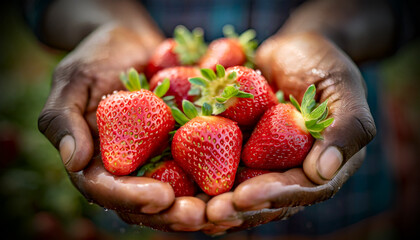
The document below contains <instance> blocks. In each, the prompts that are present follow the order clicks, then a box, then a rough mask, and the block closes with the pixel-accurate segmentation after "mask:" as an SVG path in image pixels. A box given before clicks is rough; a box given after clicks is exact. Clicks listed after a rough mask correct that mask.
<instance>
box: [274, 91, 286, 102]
mask: <svg viewBox="0 0 420 240" xmlns="http://www.w3.org/2000/svg"><path fill="white" fill-rule="evenodd" d="M276 98H277V100H278V101H279V103H285V102H286V100H284V93H283V91H281V90H278V91H277V92H276Z"/></svg>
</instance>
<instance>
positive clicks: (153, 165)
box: [136, 147, 171, 177]
mask: <svg viewBox="0 0 420 240" xmlns="http://www.w3.org/2000/svg"><path fill="white" fill-rule="evenodd" d="M169 156H171V148H169V147H168V148H165V150H163V152H162V153H161V154H160V155H157V156H155V157H152V158H151V159H150V160H149V162H148V163H146V164H144V165H143V166H142V167H141V168H140V170H139V171H138V172H137V175H136V176H137V177H142V176H144V174H145V173H146V172H149V171H153V170H155V169H157V168H158V167H159V166H160V165H161V164H162V163H163V160H164V159H167V158H168V157H169Z"/></svg>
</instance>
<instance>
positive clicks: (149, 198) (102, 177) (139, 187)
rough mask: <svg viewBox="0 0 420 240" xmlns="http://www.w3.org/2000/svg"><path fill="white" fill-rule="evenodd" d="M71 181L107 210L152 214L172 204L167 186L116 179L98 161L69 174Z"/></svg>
mask: <svg viewBox="0 0 420 240" xmlns="http://www.w3.org/2000/svg"><path fill="white" fill-rule="evenodd" d="M69 175H70V179H71V180H72V182H73V183H74V185H75V186H76V187H77V188H78V189H79V190H80V192H82V193H83V195H84V196H85V197H86V198H87V199H88V200H89V201H92V202H95V203H97V204H99V205H100V206H102V207H104V208H107V209H117V210H119V211H122V212H130V213H150V214H155V213H158V212H160V211H162V210H164V209H167V208H168V207H169V206H170V205H171V204H172V203H173V202H174V200H175V193H174V191H173V189H172V187H171V186H170V185H169V184H168V183H163V182H161V181H157V180H155V179H152V178H147V177H132V176H115V175H112V174H111V173H109V172H108V171H106V170H105V168H104V167H103V164H102V162H101V159H100V157H95V158H94V159H93V161H92V163H91V164H90V165H89V166H88V167H87V168H86V169H84V170H83V171H80V172H76V173H70V174H69Z"/></svg>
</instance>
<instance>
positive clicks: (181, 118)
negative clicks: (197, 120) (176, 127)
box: [171, 107, 190, 126]
mask: <svg viewBox="0 0 420 240" xmlns="http://www.w3.org/2000/svg"><path fill="white" fill-rule="evenodd" d="M171 112H172V116H173V117H174V119H175V121H176V122H177V123H179V124H180V125H181V126H182V125H184V124H186V123H187V122H188V121H190V119H189V118H187V116H185V114H184V113H183V112H182V111H181V110H179V109H178V108H176V107H172V108H171Z"/></svg>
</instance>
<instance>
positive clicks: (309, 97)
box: [290, 84, 334, 139]
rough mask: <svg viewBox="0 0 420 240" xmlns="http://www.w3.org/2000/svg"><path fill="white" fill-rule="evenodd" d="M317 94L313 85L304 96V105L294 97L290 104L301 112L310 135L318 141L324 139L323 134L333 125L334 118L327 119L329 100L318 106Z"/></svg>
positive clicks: (291, 98) (291, 97)
mask: <svg viewBox="0 0 420 240" xmlns="http://www.w3.org/2000/svg"><path fill="white" fill-rule="evenodd" d="M315 94H316V88H315V85H314V84H311V85H310V86H309V87H308V88H307V89H306V91H305V94H304V95H303V99H302V105H299V103H298V102H297V100H296V99H295V98H294V97H293V96H292V95H290V102H291V103H292V105H293V106H294V107H296V109H297V110H299V111H300V112H301V114H302V116H303V118H304V119H305V126H306V128H307V130H308V131H309V133H310V134H311V135H312V136H313V137H314V138H316V139H323V138H322V135H321V132H322V131H323V130H324V129H325V128H327V127H328V126H330V125H331V124H332V123H333V121H334V118H329V119H325V118H326V117H327V116H328V106H327V105H328V100H326V101H324V102H323V103H321V104H319V105H318V106H316V105H317V103H316V102H315ZM315 107H316V108H315ZM314 108H315V109H314Z"/></svg>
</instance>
